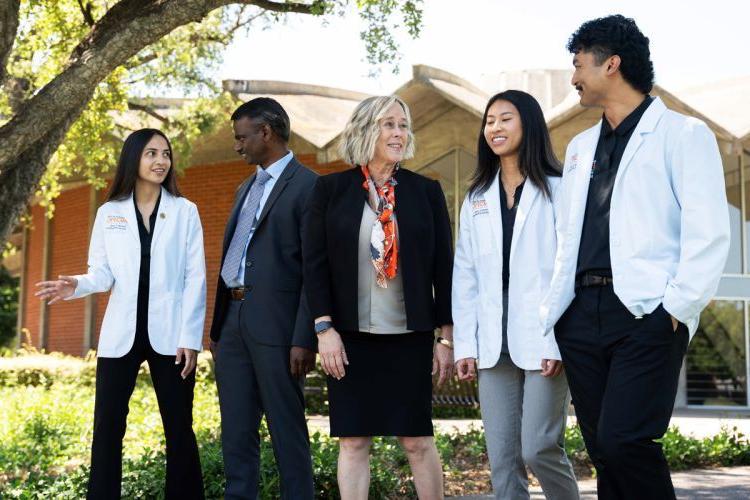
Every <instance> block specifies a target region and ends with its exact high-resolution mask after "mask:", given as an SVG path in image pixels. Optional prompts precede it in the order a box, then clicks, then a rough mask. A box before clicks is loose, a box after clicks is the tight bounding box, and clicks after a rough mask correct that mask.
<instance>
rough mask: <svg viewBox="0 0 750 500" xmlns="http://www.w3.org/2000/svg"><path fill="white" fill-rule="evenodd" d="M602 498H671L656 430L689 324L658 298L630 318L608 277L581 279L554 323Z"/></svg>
mask: <svg viewBox="0 0 750 500" xmlns="http://www.w3.org/2000/svg"><path fill="white" fill-rule="evenodd" d="M555 337H556V339H557V343H558V346H559V348H560V353H561V354H562V360H563V364H564V366H565V372H566V374H567V377H568V383H569V385H570V392H571V395H572V398H573V405H574V406H575V410H576V416H577V418H578V422H579V425H580V426H581V431H582V434H583V438H584V441H585V443H586V448H587V450H588V452H589V456H590V457H591V459H592V461H593V463H594V466H595V467H596V471H597V490H598V494H599V498H601V499H628V500H631V499H638V500H647V499H654V500H656V499H659V500H664V499H670V498H672V499H673V498H675V493H674V488H673V486H672V479H671V477H670V474H669V467H668V465H667V461H666V459H665V458H664V453H663V451H662V448H661V444H660V443H657V442H655V441H654V440H655V439H658V438H661V437H662V436H663V435H664V433H665V432H666V430H667V427H668V425H669V419H670V417H671V415H672V408H673V406H674V401H675V396H676V393H677V383H678V379H679V374H680V366H681V364H682V358H683V356H684V355H685V350H686V349H687V343H688V331H687V327H686V326H685V325H683V324H680V325H679V326H678V328H677V331H676V332H674V331H673V328H672V321H671V319H670V316H669V314H668V313H667V312H666V311H665V310H664V308H663V307H662V306H661V305H660V306H659V307H657V308H656V309H655V310H654V311H653V312H652V313H651V314H648V315H646V316H644V317H643V318H641V319H636V318H635V317H634V316H633V315H632V314H631V313H630V312H629V311H628V310H627V309H626V308H625V306H624V305H623V304H622V303H621V302H620V300H619V299H618V298H617V296H616V295H615V293H614V290H613V288H612V285H609V286H604V287H584V288H578V289H577V290H576V297H575V299H574V300H573V303H572V304H571V305H570V307H569V308H568V310H567V311H566V312H565V314H564V315H563V316H562V317H561V318H560V320H559V321H558V322H557V325H556V326H555Z"/></svg>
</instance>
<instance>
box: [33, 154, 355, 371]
mask: <svg viewBox="0 0 750 500" xmlns="http://www.w3.org/2000/svg"><path fill="white" fill-rule="evenodd" d="M298 159H299V160H300V161H301V162H302V163H303V164H305V165H307V166H308V167H310V168H312V169H313V170H315V171H317V172H318V173H320V174H327V173H331V172H336V171H340V170H343V169H345V168H348V166H347V165H346V164H345V163H343V162H334V163H329V164H324V165H318V164H317V162H316V158H315V155H314V154H310V155H299V156H298ZM254 170H255V168H254V167H250V166H248V165H247V164H245V162H244V161H242V160H238V161H231V162H222V163H217V164H207V165H200V166H194V167H191V168H189V169H187V170H186V171H185V172H184V174H183V175H181V176H180V177H179V178H178V185H179V188H180V191H181V192H182V194H183V195H184V196H185V197H186V198H188V199H189V200H191V201H193V202H194V203H195V204H196V205H197V206H198V212H199V214H200V217H201V223H202V225H203V238H204V245H205V252H206V280H207V284H208V289H207V292H208V293H207V303H206V326H205V329H204V339H207V338H208V329H209V327H210V324H211V317H212V315H213V306H214V297H215V291H216V282H217V279H218V275H219V264H220V262H221V245H222V241H223V238H224V226H225V224H226V221H227V218H228V217H229V211H230V210H231V208H232V203H233V201H234V194H235V190H236V188H237V186H239V185H240V184H241V183H242V181H243V180H244V179H245V178H246V177H247V176H248V175H250V174H251V173H253V172H254ZM89 189H90V188H88V187H80V188H75V189H71V190H68V191H65V192H64V193H63V194H62V195H61V196H60V197H59V198H58V200H57V201H56V202H55V204H56V207H57V208H56V213H55V219H54V225H53V249H52V258H51V273H50V276H51V277H56V276H57V275H58V274H78V273H82V272H85V270H86V258H87V254H88V242H89V237H90V234H91V228H90V227H89V225H88V203H89V201H88V200H89V193H90V191H89ZM103 198H104V193H102V194H101V195H100V199H103ZM42 214H43V210H42V209H41V208H40V207H38V206H35V207H33V208H32V217H34V219H33V220H34V227H33V228H32V229H31V231H30V234H29V240H28V241H29V249H28V252H29V253H28V259H29V260H28V268H27V269H28V271H27V272H28V281H27V283H29V284H30V286H29V287H27V289H26V290H24V294H23V296H24V297H25V299H26V314H25V317H26V318H25V326H26V327H27V328H29V329H30V330H31V331H32V339H33V342H34V345H39V332H38V325H39V301H38V300H36V299H35V298H34V297H33V293H34V290H33V284H34V283H36V282H37V281H39V278H40V276H41V262H42V244H43V241H42V237H43V224H44V221H43V218H42V217H43V215H42ZM107 301H108V294H99V296H97V297H96V299H95V309H96V321H95V323H94V324H95V327H94V332H93V345H94V346H96V343H97V341H98V336H99V330H100V328H101V323H102V319H103V318H104V311H105V310H106V307H107ZM84 313H85V304H84V301H83V300H75V301H70V302H66V303H64V304H54V305H52V307H51V308H50V310H49V342H48V344H49V350H53V351H61V352H65V353H67V354H72V355H76V356H78V355H80V354H81V353H82V348H83V329H84Z"/></svg>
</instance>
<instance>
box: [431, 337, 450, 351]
mask: <svg viewBox="0 0 750 500" xmlns="http://www.w3.org/2000/svg"><path fill="white" fill-rule="evenodd" d="M435 340H436V341H437V343H438V344H443V345H444V346H445V347H447V348H448V349H453V342H451V341H450V340H448V339H446V338H444V337H438V338H437V339H435Z"/></svg>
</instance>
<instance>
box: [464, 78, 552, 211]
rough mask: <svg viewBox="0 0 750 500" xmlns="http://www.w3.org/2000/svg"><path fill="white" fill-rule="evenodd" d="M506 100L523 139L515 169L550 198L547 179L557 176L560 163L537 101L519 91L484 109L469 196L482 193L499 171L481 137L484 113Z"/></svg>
mask: <svg viewBox="0 0 750 500" xmlns="http://www.w3.org/2000/svg"><path fill="white" fill-rule="evenodd" d="M500 100H502V101H508V102H509V103H511V104H513V106H515V107H516V109H517V110H518V115H519V118H520V119H521V128H522V130H523V136H522V137H521V145H520V146H519V148H518V166H519V167H520V169H521V173H522V174H523V175H525V176H526V178H528V179H529V180H530V181H531V182H532V183H533V184H534V185H535V186H536V187H537V188H538V189H539V190H540V191H542V193H544V195H545V196H546V197H547V198H550V197H551V194H550V188H549V182H548V181H547V177H548V176H560V174H561V168H560V162H559V161H558V160H557V158H556V157H555V153H554V151H553V150H552V142H551V141H550V138H549V131H548V130H547V124H546V123H545V121H544V113H542V108H541V106H539V103H538V102H537V100H536V99H534V97H533V96H532V95H530V94H527V93H526V92H523V91H521V90H506V91H505V92H500V93H499V94H495V95H494V96H492V97H491V98H490V100H489V102H488V103H487V107H485V108H484V116H483V117H482V126H481V127H480V128H479V140H478V141H477V169H476V170H475V171H474V176H473V177H472V179H471V186H469V194H481V193H483V192H485V191H487V189H488V188H489V187H490V185H491V184H492V181H493V180H494V179H495V176H496V175H497V173H498V171H499V169H500V162H501V160H500V157H499V156H498V155H496V154H495V153H494V152H493V151H492V148H490V145H489V144H487V139H485V137H484V126H485V125H486V124H487V113H488V112H489V110H490V106H492V104H493V103H494V102H495V101H500Z"/></svg>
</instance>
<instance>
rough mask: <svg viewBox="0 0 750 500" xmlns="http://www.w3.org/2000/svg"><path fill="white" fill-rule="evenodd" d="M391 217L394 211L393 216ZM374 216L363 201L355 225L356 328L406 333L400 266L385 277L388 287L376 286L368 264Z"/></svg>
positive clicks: (387, 332)
mask: <svg viewBox="0 0 750 500" xmlns="http://www.w3.org/2000/svg"><path fill="white" fill-rule="evenodd" d="M395 217H396V216H395V214H394V219H395ZM376 218H377V214H375V212H374V211H373V210H372V208H370V205H369V204H368V203H367V202H365V203H364V208H363V209H362V222H361V223H360V225H359V252H358V261H357V262H358V278H359V279H358V290H357V299H358V300H357V304H358V309H359V330H360V331H361V332H368V333H379V334H380V333H382V334H394V333H409V332H411V330H409V329H407V328H406V308H405V307H404V286H403V282H402V280H401V269H400V267H399V268H398V269H397V272H396V276H395V277H394V278H393V279H391V280H388V288H380V287H379V286H378V285H377V282H376V281H375V267H374V266H373V265H372V258H371V253H370V235H371V234H372V225H373V224H374V223H375V220H376ZM396 227H398V225H397V226H396ZM396 237H398V233H397V235H396ZM400 264H401V263H400V262H399V265H400Z"/></svg>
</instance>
